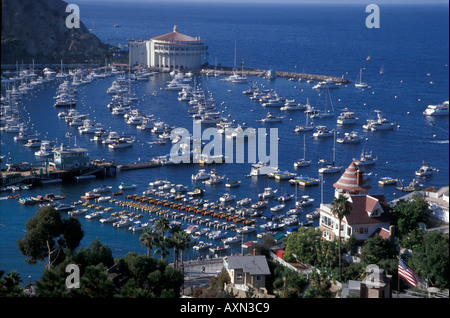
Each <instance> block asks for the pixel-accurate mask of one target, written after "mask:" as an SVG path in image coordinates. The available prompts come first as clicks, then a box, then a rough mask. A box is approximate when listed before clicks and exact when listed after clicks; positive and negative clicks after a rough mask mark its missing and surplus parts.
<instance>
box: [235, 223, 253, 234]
mask: <svg viewBox="0 0 450 318" xmlns="http://www.w3.org/2000/svg"><path fill="white" fill-rule="evenodd" d="M257 230H258V229H257V228H256V227H255V226H248V225H247V226H243V227H240V228H238V229H236V233H238V234H248V233H253V232H256V231H257Z"/></svg>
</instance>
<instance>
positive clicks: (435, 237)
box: [408, 231, 450, 288]
mask: <svg viewBox="0 0 450 318" xmlns="http://www.w3.org/2000/svg"><path fill="white" fill-rule="evenodd" d="M408 264H409V265H410V266H411V268H413V269H414V271H415V273H416V274H417V275H418V276H419V277H420V278H421V279H427V280H428V281H429V282H430V284H431V285H432V286H436V287H439V288H448V287H449V278H450V277H449V269H450V268H449V237H448V235H443V234H442V233H441V232H440V231H432V232H427V233H426V234H425V235H424V238H423V242H422V244H420V245H417V246H416V247H415V248H414V249H413V250H412V255H411V257H410V258H409V260H408Z"/></svg>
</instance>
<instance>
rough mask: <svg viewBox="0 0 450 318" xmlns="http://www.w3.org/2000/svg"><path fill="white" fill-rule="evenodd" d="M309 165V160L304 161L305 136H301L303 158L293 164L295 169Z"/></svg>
mask: <svg viewBox="0 0 450 318" xmlns="http://www.w3.org/2000/svg"><path fill="white" fill-rule="evenodd" d="M310 164H311V160H306V136H305V135H304V136H303V158H301V159H299V160H297V161H295V162H294V167H295V168H300V167H306V166H309V165H310Z"/></svg>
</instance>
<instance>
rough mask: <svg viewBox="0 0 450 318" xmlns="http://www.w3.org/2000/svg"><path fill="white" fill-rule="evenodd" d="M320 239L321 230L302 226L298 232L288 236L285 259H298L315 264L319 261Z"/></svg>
mask: <svg viewBox="0 0 450 318" xmlns="http://www.w3.org/2000/svg"><path fill="white" fill-rule="evenodd" d="M319 241H320V231H318V230H316V229H314V228H309V227H301V228H299V229H298V231H297V232H295V233H292V234H290V235H289V236H288V237H287V241H286V249H285V251H284V254H283V259H284V260H285V261H292V260H295V259H298V260H300V261H302V262H303V263H307V264H312V265H314V264H315V263H316V261H317V250H318V248H319Z"/></svg>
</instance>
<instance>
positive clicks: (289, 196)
mask: <svg viewBox="0 0 450 318" xmlns="http://www.w3.org/2000/svg"><path fill="white" fill-rule="evenodd" d="M293 198H294V195H293V194H289V193H285V194H283V195H281V196H280V197H278V199H277V200H278V201H281V202H286V201H290V200H292V199H293Z"/></svg>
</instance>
